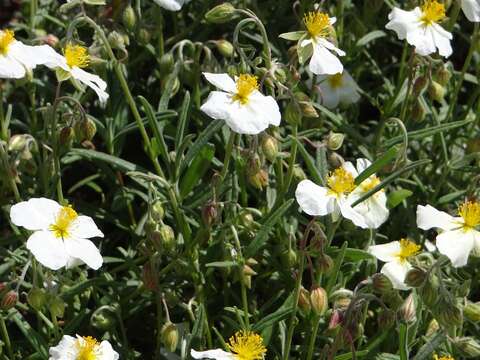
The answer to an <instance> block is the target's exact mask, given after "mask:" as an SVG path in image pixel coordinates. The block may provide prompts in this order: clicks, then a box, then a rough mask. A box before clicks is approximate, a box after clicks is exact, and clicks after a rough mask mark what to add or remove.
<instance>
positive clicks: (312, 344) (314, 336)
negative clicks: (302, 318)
mask: <svg viewBox="0 0 480 360" xmlns="http://www.w3.org/2000/svg"><path fill="white" fill-rule="evenodd" d="M319 325H320V318H319V317H318V316H314V318H313V326H312V334H311V336H310V341H309V343H308V353H307V360H312V357H313V350H314V348H315V340H316V339H317V333H318V327H319Z"/></svg>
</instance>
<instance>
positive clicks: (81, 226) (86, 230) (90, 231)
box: [68, 215, 103, 239]
mask: <svg viewBox="0 0 480 360" xmlns="http://www.w3.org/2000/svg"><path fill="white" fill-rule="evenodd" d="M68 232H69V233H70V236H71V237H74V238H77V239H89V238H92V237H97V236H98V237H103V233H102V232H101V231H100V230H99V229H98V227H97V225H95V222H94V221H93V219H92V218H91V217H89V216H83V215H81V216H78V217H77V218H76V219H75V220H74V221H73V222H72V223H71V224H70V227H69V228H68Z"/></svg>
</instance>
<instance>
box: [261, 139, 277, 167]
mask: <svg viewBox="0 0 480 360" xmlns="http://www.w3.org/2000/svg"><path fill="white" fill-rule="evenodd" d="M261 146H262V152H263V154H264V155H265V157H266V158H267V160H268V161H270V162H274V161H275V159H276V158H277V155H278V141H277V139H275V138H274V137H273V136H270V135H265V136H263V137H262V143H261Z"/></svg>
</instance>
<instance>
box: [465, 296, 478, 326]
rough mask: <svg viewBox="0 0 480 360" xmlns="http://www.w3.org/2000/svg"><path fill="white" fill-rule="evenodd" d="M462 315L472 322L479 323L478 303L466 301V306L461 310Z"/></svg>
mask: <svg viewBox="0 0 480 360" xmlns="http://www.w3.org/2000/svg"><path fill="white" fill-rule="evenodd" d="M463 314H464V315H465V317H466V318H467V319H468V320H470V321H474V322H479V321H480V302H477V303H473V302H470V301H468V302H467V305H465V306H464V308H463Z"/></svg>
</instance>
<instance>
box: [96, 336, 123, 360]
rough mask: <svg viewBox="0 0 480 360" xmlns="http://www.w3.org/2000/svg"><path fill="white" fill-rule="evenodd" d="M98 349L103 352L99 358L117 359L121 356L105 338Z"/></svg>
mask: <svg viewBox="0 0 480 360" xmlns="http://www.w3.org/2000/svg"><path fill="white" fill-rule="evenodd" d="M98 351H99V353H100V354H101V359H99V360H117V359H118V358H119V355H118V353H117V352H116V351H115V350H113V348H112V345H110V343H109V342H108V341H107V340H103V341H102V342H101V343H100V346H99V347H98Z"/></svg>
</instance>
